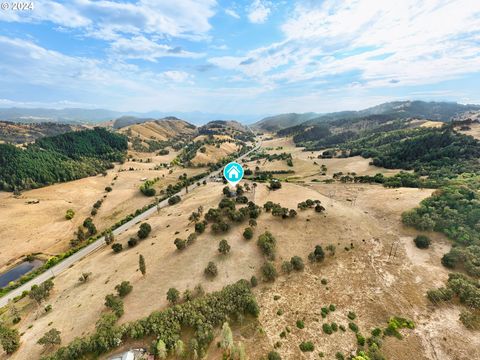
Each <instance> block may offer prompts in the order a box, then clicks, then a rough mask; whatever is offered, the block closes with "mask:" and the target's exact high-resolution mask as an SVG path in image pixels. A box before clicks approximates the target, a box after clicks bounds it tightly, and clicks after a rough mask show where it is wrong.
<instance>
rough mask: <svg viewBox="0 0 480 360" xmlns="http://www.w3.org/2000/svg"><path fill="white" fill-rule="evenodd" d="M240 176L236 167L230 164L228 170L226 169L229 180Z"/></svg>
mask: <svg viewBox="0 0 480 360" xmlns="http://www.w3.org/2000/svg"><path fill="white" fill-rule="evenodd" d="M239 176H240V172H239V171H238V169H237V168H236V167H235V166H232V167H231V168H230V170H228V178H229V179H230V180H233V179H237V180H238V177H239Z"/></svg>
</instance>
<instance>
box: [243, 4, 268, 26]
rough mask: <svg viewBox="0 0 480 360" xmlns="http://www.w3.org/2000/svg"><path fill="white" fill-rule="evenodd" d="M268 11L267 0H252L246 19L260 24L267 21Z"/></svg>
mask: <svg viewBox="0 0 480 360" xmlns="http://www.w3.org/2000/svg"><path fill="white" fill-rule="evenodd" d="M270 13H271V9H270V2H269V1H265V0H254V1H253V2H252V4H251V5H250V7H249V9H248V19H249V20H250V22H252V23H254V24H262V23H264V22H265V21H267V19H268V17H269V15H270Z"/></svg>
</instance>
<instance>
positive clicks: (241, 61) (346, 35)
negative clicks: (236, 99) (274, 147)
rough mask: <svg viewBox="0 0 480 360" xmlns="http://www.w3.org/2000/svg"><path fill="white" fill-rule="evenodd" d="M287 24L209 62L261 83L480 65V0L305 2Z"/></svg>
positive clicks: (447, 73)
mask: <svg viewBox="0 0 480 360" xmlns="http://www.w3.org/2000/svg"><path fill="white" fill-rule="evenodd" d="M256 3H258V2H257V1H256V2H255V4H256ZM306 4H307V5H306ZM281 29H282V31H283V33H284V35H285V38H284V40H283V41H281V42H278V43H274V44H271V45H269V46H266V47H263V48H258V49H254V50H251V51H248V52H247V53H245V54H243V56H236V57H222V58H213V59H210V61H211V62H213V63H215V64H216V65H217V66H220V67H223V68H225V69H229V70H236V71H237V72H241V73H243V74H244V75H246V76H248V77H250V78H252V79H255V80H257V81H260V82H261V83H263V84H272V83H276V84H283V83H285V82H286V83H294V82H300V81H312V80H313V79H322V78H328V77H330V78H331V77H332V76H336V78H335V80H336V81H337V82H338V79H339V78H340V77H341V75H342V74H350V77H356V78H357V79H356V81H358V83H359V86H363V87H398V86H404V85H416V84H428V83H435V82H439V81H442V80H447V79H453V78H456V77H458V76H461V75H463V74H467V73H472V72H478V71H480V52H479V51H478V48H479V42H478V39H479V36H480V2H478V1H477V2H472V1H469V0H458V1H447V0H441V1H433V0H431V1H422V2H418V1H416V0H404V1H399V2H392V1H374V0H351V1H344V2H337V1H330V0H328V1H325V2H322V3H321V4H320V5H319V4H318V3H316V2H300V3H299V4H297V6H296V8H295V11H294V13H293V14H292V16H291V17H290V18H289V19H288V20H287V21H286V22H285V23H284V24H283V25H282V27H281ZM339 75H340V76H339ZM335 86H338V84H337V85H335Z"/></svg>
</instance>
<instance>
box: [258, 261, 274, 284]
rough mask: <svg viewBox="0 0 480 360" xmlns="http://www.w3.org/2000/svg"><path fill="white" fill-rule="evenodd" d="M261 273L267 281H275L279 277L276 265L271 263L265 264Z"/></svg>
mask: <svg viewBox="0 0 480 360" xmlns="http://www.w3.org/2000/svg"><path fill="white" fill-rule="evenodd" d="M261 271H262V274H263V278H264V279H265V281H274V280H275V278H276V277H277V270H276V269H275V265H273V263H271V262H266V263H265V264H263V266H262V268H261Z"/></svg>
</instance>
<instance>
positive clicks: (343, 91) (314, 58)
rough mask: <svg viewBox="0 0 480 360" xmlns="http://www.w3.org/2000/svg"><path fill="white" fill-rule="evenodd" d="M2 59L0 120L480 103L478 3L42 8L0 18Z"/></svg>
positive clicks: (178, 1)
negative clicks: (9, 113) (52, 112)
mask: <svg viewBox="0 0 480 360" xmlns="http://www.w3.org/2000/svg"><path fill="white" fill-rule="evenodd" d="M4 1H6V2H8V1H9V0H4ZM0 54H1V57H0V106H2V107H6V106H27V107H32V106H39V107H54V108H62V107H88V108H95V107H100V108H108V109H112V110H119V111H139V112H146V111H153V110H158V111H166V112H168V111H172V112H174V111H184V112H188V111H201V112H209V113H224V114H231V115H232V116H234V115H236V114H237V115H240V114H242V115H251V116H260V115H265V114H274V113H282V112H310V111H316V112H329V111H337V110H347V109H361V108H365V107H368V106H372V105H376V104H378V103H381V102H385V101H391V100H401V99H423V100H436V101H440V100H449V101H458V102H461V103H480V91H479V90H480V86H479V85H478V84H480V1H477V0H458V1H451V0H449V1H447V0H445V1H443V0H436V1H428V0H424V1H417V0H402V1H394V0H384V1H374V0H354V1H328V0H327V1H320V0H317V1H315V0H299V1H273V0H271V1H269V0H248V1H247V0H243V1H220V0H136V1H134V0H131V1H120V0H102V1H93V0H70V1H52V0H37V1H35V2H34V9H33V10H26V11H21V12H18V11H12V10H8V9H7V10H0Z"/></svg>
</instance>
